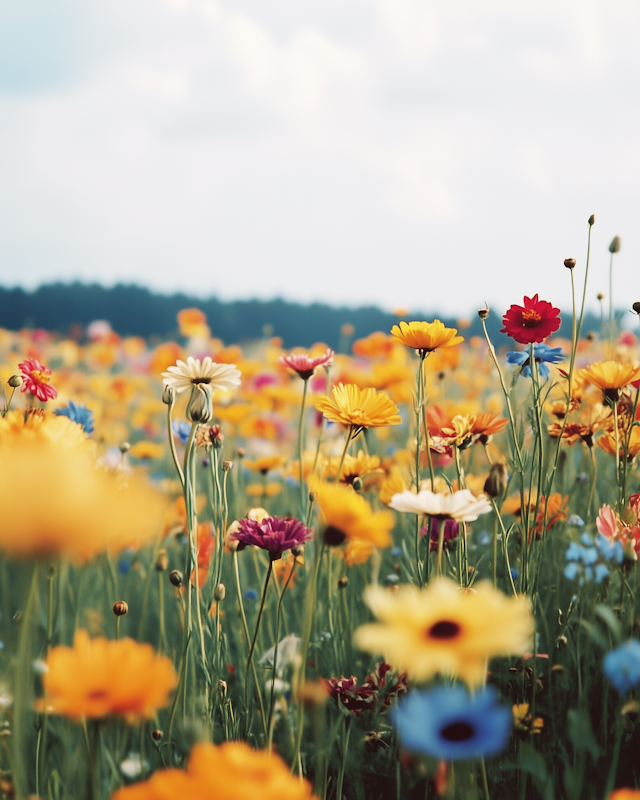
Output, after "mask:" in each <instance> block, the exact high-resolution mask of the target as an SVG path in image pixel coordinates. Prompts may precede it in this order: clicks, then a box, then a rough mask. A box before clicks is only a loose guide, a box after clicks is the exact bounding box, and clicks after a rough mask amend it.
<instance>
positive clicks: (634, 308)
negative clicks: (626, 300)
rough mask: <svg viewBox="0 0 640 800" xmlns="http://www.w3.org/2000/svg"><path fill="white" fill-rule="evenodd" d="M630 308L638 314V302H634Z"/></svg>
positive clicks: (639, 310)
mask: <svg viewBox="0 0 640 800" xmlns="http://www.w3.org/2000/svg"><path fill="white" fill-rule="evenodd" d="M631 308H632V309H633V310H634V311H635V312H636V314H640V303H634V304H633V305H632V306H631Z"/></svg>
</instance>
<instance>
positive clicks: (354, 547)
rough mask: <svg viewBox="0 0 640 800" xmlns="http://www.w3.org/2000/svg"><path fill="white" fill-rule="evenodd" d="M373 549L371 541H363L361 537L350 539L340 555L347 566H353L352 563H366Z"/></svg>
mask: <svg viewBox="0 0 640 800" xmlns="http://www.w3.org/2000/svg"><path fill="white" fill-rule="evenodd" d="M373 550H374V547H373V545H372V544H371V542H364V541H362V539H351V540H350V541H349V543H348V544H347V546H346V547H345V549H344V550H343V551H342V557H343V558H344V560H345V563H346V564H347V566H348V567H353V566H354V564H366V563H367V561H368V560H369V558H370V556H371V554H372V553H373Z"/></svg>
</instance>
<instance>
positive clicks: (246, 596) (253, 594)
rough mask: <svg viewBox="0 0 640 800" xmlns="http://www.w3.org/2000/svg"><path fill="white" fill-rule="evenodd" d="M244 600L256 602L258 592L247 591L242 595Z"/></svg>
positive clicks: (253, 590)
mask: <svg viewBox="0 0 640 800" xmlns="http://www.w3.org/2000/svg"><path fill="white" fill-rule="evenodd" d="M244 599H245V600H257V599H258V592H256V590H255V589H247V591H246V592H245V593H244Z"/></svg>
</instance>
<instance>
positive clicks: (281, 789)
mask: <svg viewBox="0 0 640 800" xmlns="http://www.w3.org/2000/svg"><path fill="white" fill-rule="evenodd" d="M168 798H173V799H174V800H311V798H313V795H312V792H311V787H310V785H309V784H308V783H307V781H304V780H301V779H300V778H298V777H294V776H293V775H292V774H291V770H290V769H289V767H287V765H286V764H285V763H284V761H283V760H282V759H281V758H280V756H278V755H276V754H275V753H272V754H269V753H267V752H266V751H263V750H252V749H251V748H250V747H249V746H248V745H247V744H245V743H244V742H225V743H224V744H221V745H219V746H216V745H213V744H196V745H195V746H194V748H193V750H192V751H191V756H190V758H189V764H188V766H187V769H186V770H179V769H166V770H160V771H158V772H156V773H155V775H153V777H152V778H150V779H149V780H148V781H145V782H144V783H138V784H136V785H135V786H127V787H126V788H124V789H118V791H117V792H116V793H115V794H114V795H113V798H112V800H168Z"/></svg>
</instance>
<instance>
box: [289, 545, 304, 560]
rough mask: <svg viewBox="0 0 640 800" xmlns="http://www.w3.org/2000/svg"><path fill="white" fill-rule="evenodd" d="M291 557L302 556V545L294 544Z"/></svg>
mask: <svg viewBox="0 0 640 800" xmlns="http://www.w3.org/2000/svg"><path fill="white" fill-rule="evenodd" d="M291 555H293V556H295V558H300V557H301V556H303V555H304V545H303V544H296V545H294V546H293V547H292V548H291Z"/></svg>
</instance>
